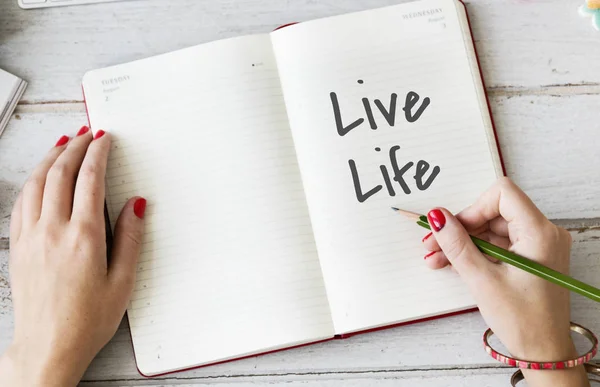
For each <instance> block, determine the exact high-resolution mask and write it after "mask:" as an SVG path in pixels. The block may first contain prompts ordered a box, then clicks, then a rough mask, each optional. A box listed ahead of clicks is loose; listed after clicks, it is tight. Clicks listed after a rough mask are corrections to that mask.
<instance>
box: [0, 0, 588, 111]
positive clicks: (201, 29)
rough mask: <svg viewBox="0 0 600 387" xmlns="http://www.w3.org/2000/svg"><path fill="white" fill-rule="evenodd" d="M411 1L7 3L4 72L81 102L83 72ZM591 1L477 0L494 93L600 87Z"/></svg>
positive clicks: (55, 96)
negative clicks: (587, 11) (37, 6)
mask: <svg viewBox="0 0 600 387" xmlns="http://www.w3.org/2000/svg"><path fill="white" fill-rule="evenodd" d="M401 2H403V0H352V1H348V0H327V1H311V0H303V1H282V0H245V1H237V0H220V1H197V0H178V1H164V0H143V1H131V2H122V3H109V4H96V5H89V6H85V7H70V8H54V9H45V10H35V11H23V10H21V9H20V8H18V6H17V4H16V0H5V1H2V2H0V68H5V69H6V70H8V71H12V72H13V73H15V74H18V75H20V76H22V77H24V78H25V79H27V80H28V81H30V87H29V88H28V90H27V92H26V94H25V97H24V100H25V101H26V102H28V103H32V102H43V101H79V100H81V99H82V95H81V86H80V84H81V78H82V76H83V74H84V73H85V72H86V71H88V70H92V69H95V68H98V67H104V66H108V65H114V64H119V63H123V62H127V61H131V60H135V59H141V58H145V57H148V56H151V55H156V54H160V53H165V52H169V51H172V50H175V49H180V48H184V47H189V46H193V45H196V44H200V43H204V42H209V41H213V40H217V39H223V38H228V37H234V36H239V35H245V34H253V33H264V32H269V31H271V30H272V29H274V28H275V27H277V26H279V25H281V24H284V23H288V22H292V21H306V20H311V19H315V18H321V17H326V16H333V15H338V14H341V13H346V12H352V11H359V10H366V9H370V8H375V7H380V6H386V5H391V4H398V3H401ZM582 3H583V0H568V1H566V0H538V1H525V0H507V1H497V0H471V1H468V2H467V4H468V9H469V14H470V17H471V20H472V23H473V34H474V37H475V40H476V45H477V48H478V51H479V56H480V60H481V66H482V68H483V72H484V76H485V79H486V81H487V83H488V86H490V87H492V88H495V87H501V88H515V87H516V88H521V87H524V88H526V92H527V93H537V92H538V89H539V88H540V87H543V86H547V85H566V84H572V85H588V86H590V85H591V86H593V88H592V89H590V88H589V87H588V88H582V89H581V92H590V90H592V91H591V92H594V93H598V92H599V90H600V86H599V85H600V72H598V70H597V66H594V65H592V64H597V63H600V50H597V49H595V48H597V47H598V44H600V35H599V34H597V33H596V31H594V30H593V29H592V28H591V27H590V23H589V20H585V19H582V18H581V17H580V16H579V15H578V13H577V8H578V7H579V5H581V4H582Z"/></svg>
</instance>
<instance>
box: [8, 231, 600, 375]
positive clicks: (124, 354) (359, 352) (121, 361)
mask: <svg viewBox="0 0 600 387" xmlns="http://www.w3.org/2000/svg"><path fill="white" fill-rule="evenodd" d="M572 235H573V239H574V244H573V253H572V262H571V272H572V275H573V276H575V277H576V278H579V279H581V280H583V281H586V282H588V283H590V284H593V285H595V286H600V260H599V259H598V251H600V230H588V231H586V232H577V231H574V232H573V233H572ZM7 260H8V251H6V250H4V251H0V269H1V271H0V352H2V350H3V349H4V348H5V347H6V346H7V345H8V343H9V342H10V338H11V335H12V333H11V331H12V306H11V302H10V293H9V291H8V289H7V288H6V286H7V282H8V281H7V278H8V273H7V265H6V261H7ZM598 315H600V305H599V304H597V303H594V302H593V301H590V300H588V299H586V298H583V297H581V296H579V295H573V296H572V319H573V321H576V322H578V323H580V324H583V325H584V326H586V327H588V328H590V329H592V330H593V331H595V332H600V320H599V319H598ZM485 328H486V326H485V323H484V321H483V319H482V318H481V316H480V315H479V313H477V312H475V313H469V314H464V315H459V316H454V317H449V318H445V319H440V320H433V321H429V322H424V323H419V324H413V325H408V326H404V327H398V328H394V329H388V330H384V331H380V332H373V333H369V334H364V335H359V336H356V337H353V338H350V339H346V340H335V341H330V342H326V343H322V344H317V345H312V346H308V347H304V348H299V349H293V350H288V351H283V352H279V353H274V354H270V355H265V356H258V357H253V358H250V359H246V360H241V361H236V362H231V363H226V364H221V365H217V366H211V367H206V368H201V369H197V370H193V371H187V372H183V373H178V374H175V375H172V376H165V377H162V378H158V379H154V382H155V381H163V380H164V381H165V383H167V382H166V381H167V380H174V379H176V380H178V381H181V380H183V381H185V380H196V379H195V378H199V379H197V380H199V381H200V383H207V382H208V381H211V380H212V379H213V378H231V377H234V376H235V377H245V378H249V380H251V381H252V380H254V379H253V378H254V377H256V378H257V379H256V383H259V382H260V383H263V382H264V384H265V385H266V384H268V383H271V382H272V381H270V382H267V381H265V380H264V379H261V378H264V377H265V376H268V377H276V376H286V375H303V376H310V375H318V376H319V377H320V378H323V380H328V379H330V378H334V379H335V377H336V375H337V374H340V373H348V374H353V373H365V374H366V375H367V374H369V373H371V374H373V375H372V376H373V377H374V378H375V379H377V375H375V374H379V373H382V372H401V371H402V372H404V371H415V370H420V371H427V370H432V369H433V370H449V369H456V368H458V369H477V368H481V367H483V368H486V369H489V368H492V369H494V368H497V367H500V364H499V363H496V362H494V361H493V360H492V359H491V358H489V357H488V356H487V354H486V353H485V352H484V351H483V349H482V348H481V335H482V333H483V331H484V330H485ZM84 380H86V381H103V380H108V381H111V380H112V381H117V382H127V383H129V382H130V381H132V382H133V381H139V380H143V378H142V377H141V376H140V375H139V374H138V373H137V371H136V368H135V363H134V359H133V351H132V347H131V339H130V337H129V331H128V328H127V324H126V322H125V321H124V322H123V323H122V324H121V327H120V329H119V331H118V332H117V335H116V336H115V337H114V338H113V340H112V341H111V342H110V343H109V344H108V345H107V346H106V348H104V349H103V350H102V351H101V352H100V354H99V355H98V356H97V358H96V359H95V360H94V362H93V363H92V365H91V367H90V368H89V370H88V372H87V373H86V376H85V378H84ZM228 380H231V379H228ZM474 380H476V379H468V381H469V383H470V384H469V385H474V384H472V383H474ZM154 382H152V383H154ZM149 383H150V382H149ZM161 383H162V382H161ZM170 383H174V382H170ZM252 383H254V382H252ZM167 384H168V383H167ZM110 385H111V386H112V385H120V384H110ZM123 385H126V384H123ZM142 385H145V384H142ZM200 385H202V384H200ZM332 385H336V384H332ZM383 385H386V384H383ZM433 385H436V384H433ZM459 385H460V384H459Z"/></svg>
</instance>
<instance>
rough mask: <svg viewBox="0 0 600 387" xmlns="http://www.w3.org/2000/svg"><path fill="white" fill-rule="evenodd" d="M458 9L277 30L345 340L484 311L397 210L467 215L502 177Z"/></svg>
mask: <svg viewBox="0 0 600 387" xmlns="http://www.w3.org/2000/svg"><path fill="white" fill-rule="evenodd" d="M457 6H459V7H460V5H458V3H455V2H454V1H452V0H427V1H423V2H415V3H407V4H403V5H398V6H393V7H388V8H384V9H379V10H373V11H366V12H361V13H356V14H349V15H344V16H340V17H334V18H329V19H323V20H317V21H313V22H307V23H300V24H298V25H295V26H293V27H289V28H285V29H282V30H279V31H276V32H274V33H273V34H272V38H273V45H274V47H275V54H276V58H277V61H278V66H279V71H280V77H281V80H282V85H283V90H284V96H285V100H286V105H287V109H288V116H289V119H290V124H291V128H292V132H293V135H294V142H295V144H296V152H297V153H298V159H299V164H300V169H301V173H302V178H303V182H304V187H305V191H306V195H307V200H308V203H309V211H310V215H311V220H312V224H313V229H314V232H315V238H316V242H317V249H318V251H319V257H320V260H321V266H322V269H323V273H324V277H325V283H326V288H327V292H328V296H329V300H330V305H331V309H332V314H333V320H334V325H335V330H336V333H338V334H342V333H349V332H353V331H359V330H363V329H368V328H373V327H378V326H384V325H389V324H392V323H397V322H404V321H409V320H414V319H418V318H422V317H428V316H433V315H439V314H443V313H449V312H452V311H457V310H462V309H466V308H469V307H472V306H473V305H474V301H473V300H472V298H471V297H470V296H469V294H468V293H467V290H466V288H465V287H464V286H463V285H462V283H461V281H460V279H459V278H458V276H457V275H456V274H455V273H454V272H452V271H451V270H450V269H447V270H440V271H431V270H429V269H427V268H426V266H425V264H424V263H423V256H424V255H425V253H426V251H424V250H423V249H422V246H421V242H420V241H421V238H422V237H423V236H424V235H425V231H424V230H423V229H420V228H419V227H417V226H416V225H415V224H414V223H412V222H410V221H407V220H404V219H402V218H401V217H400V216H399V215H397V214H396V213H394V212H393V211H392V210H391V209H390V207H391V206H395V207H400V208H404V209H409V210H413V211H417V212H421V213H425V212H426V211H427V210H428V209H430V208H431V207H433V206H446V207H448V208H449V209H450V210H452V211H459V210H461V209H462V208H464V207H466V206H467V205H469V204H470V203H472V202H473V201H474V200H475V199H476V198H477V196H478V195H479V194H480V193H481V192H482V191H483V190H485V189H486V188H487V187H488V186H489V185H491V184H492V183H493V182H494V180H495V179H496V177H497V176H499V175H501V174H502V171H501V166H500V162H499V158H498V154H497V150H496V148H495V144H494V142H493V141H494V140H493V132H492V128H491V124H490V120H489V117H487V116H488V112H487V108H485V99H483V101H482V100H481V99H482V98H484V96H483V95H482V94H483V93H482V90H483V89H482V88H481V85H480V80H479V74H478V73H476V72H472V70H473V69H474V70H477V68H476V66H473V67H471V64H470V60H473V59H474V58H473V56H472V55H473V54H472V47H471V46H470V43H469V44H467V42H466V40H465V39H466V38H468V34H465V33H464V31H463V29H462V28H461V25H460V23H461V22H460V19H461V18H462V17H464V14H463V15H462V16H459V14H458V10H457ZM411 92H414V93H416V94H412V93H411ZM332 93H335V95H334V94H332ZM417 94H418V97H417ZM394 95H395V97H394ZM363 98H366V99H368V102H367V103H366V107H365V104H364V103H363ZM417 98H418V100H417ZM407 99H408V103H407ZM376 100H379V101H378V102H377V101H376ZM336 104H337V108H336ZM406 105H408V108H407V110H408V114H406V113H405V110H403V108H404V107H406ZM394 106H395V114H393V113H394V112H393V107H394ZM484 108H485V109H484ZM336 110H337V119H336ZM369 111H370V116H369ZM359 119H362V121H358V122H356V124H355V125H354V127H353V125H352V124H353V123H354V122H355V120H359ZM417 168H418V169H417ZM438 168H439V170H438ZM395 176H396V178H395ZM415 176H416V178H415ZM386 180H387V181H386ZM371 190H374V191H373V192H370V191H371Z"/></svg>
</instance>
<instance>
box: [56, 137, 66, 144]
mask: <svg viewBox="0 0 600 387" xmlns="http://www.w3.org/2000/svg"><path fill="white" fill-rule="evenodd" d="M68 142H69V136H62V137H61V138H59V139H58V141H57V142H56V145H55V146H63V145H65V144H66V143H68Z"/></svg>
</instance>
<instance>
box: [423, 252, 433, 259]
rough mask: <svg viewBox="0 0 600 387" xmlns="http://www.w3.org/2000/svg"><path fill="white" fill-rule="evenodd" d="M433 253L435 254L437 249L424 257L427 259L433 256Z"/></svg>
mask: <svg viewBox="0 0 600 387" xmlns="http://www.w3.org/2000/svg"><path fill="white" fill-rule="evenodd" d="M433 254H435V251H432V252H431V253H429V254H427V255H426V256H425V257H423V259H427V258H429V257H431V256H432V255H433Z"/></svg>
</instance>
